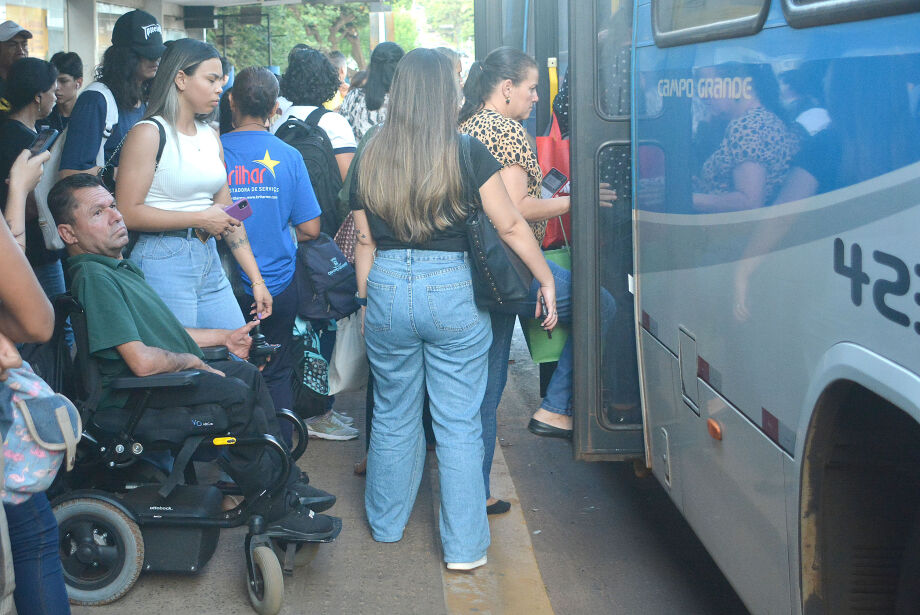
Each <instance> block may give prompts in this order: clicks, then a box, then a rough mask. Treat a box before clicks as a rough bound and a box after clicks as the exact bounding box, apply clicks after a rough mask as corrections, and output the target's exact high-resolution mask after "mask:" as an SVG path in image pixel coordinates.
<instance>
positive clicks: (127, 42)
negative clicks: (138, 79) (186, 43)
mask: <svg viewBox="0 0 920 615" xmlns="http://www.w3.org/2000/svg"><path fill="white" fill-rule="evenodd" d="M112 45H114V46H115V47H130V48H131V49H133V50H134V51H135V52H137V53H138V54H139V55H141V56H143V57H145V58H147V59H150V60H156V59H157V58H159V57H160V56H161V55H163V52H164V51H166V46H165V45H163V31H162V29H161V28H160V24H159V23H158V22H157V20H156V18H155V17H154V16H153V15H151V14H150V13H146V12H144V11H137V10H135V11H128V12H127V13H125V14H124V15H122V16H121V17H119V18H118V21H116V22H115V27H114V28H113V29H112Z"/></svg>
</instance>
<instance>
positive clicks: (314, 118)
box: [304, 105, 328, 126]
mask: <svg viewBox="0 0 920 615" xmlns="http://www.w3.org/2000/svg"><path fill="white" fill-rule="evenodd" d="M327 112H328V110H327V109H326V108H324V107H323V106H322V105H320V106H319V107H317V108H316V109H314V110H313V111H311V112H310V115H308V116H307V118H306V119H305V120H304V121H305V122H306V123H307V124H309V125H310V126H319V118H321V117H323V115H325V114H326V113H327Z"/></svg>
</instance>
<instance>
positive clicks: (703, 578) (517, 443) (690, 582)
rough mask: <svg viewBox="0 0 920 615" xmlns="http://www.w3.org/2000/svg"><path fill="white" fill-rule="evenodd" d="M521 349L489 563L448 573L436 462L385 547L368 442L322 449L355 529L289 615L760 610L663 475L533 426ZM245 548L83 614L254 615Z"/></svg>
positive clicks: (318, 447)
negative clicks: (744, 596)
mask: <svg viewBox="0 0 920 615" xmlns="http://www.w3.org/2000/svg"><path fill="white" fill-rule="evenodd" d="M514 344H515V345H514V348H513V350H512V358H513V359H514V364H513V365H512V366H511V374H510V379H509V383H508V389H507V391H506V393H505V398H504V401H503V403H502V406H501V408H500V410H499V437H500V438H501V439H502V440H501V441H500V443H501V444H502V446H501V447H500V452H501V453H502V454H501V455H498V456H497V458H496V464H495V469H494V471H493V485H494V486H495V487H496V491H495V495H497V496H499V497H501V496H506V497H508V498H509V499H511V500H512V501H514V502H515V508H514V510H512V512H511V513H509V514H508V515H504V516H502V517H500V518H495V519H492V520H490V526H491V528H492V540H493V546H492V547H491V548H490V550H489V564H488V565H487V566H485V567H483V568H481V569H479V570H477V571H476V572H474V573H472V574H470V575H469V576H462V574H461V575H460V576H458V573H447V572H446V571H445V569H444V566H443V564H442V562H441V552H440V544H439V540H438V531H437V521H436V520H437V506H436V504H435V498H434V497H433V492H436V489H437V480H436V473H435V472H434V471H433V470H434V468H436V464H435V462H434V456H433V455H429V460H428V464H427V468H426V471H425V474H424V476H423V479H422V485H421V487H420V489H419V495H418V499H417V501H416V506H415V509H414V511H413V515H412V518H411V519H410V522H409V525H408V527H407V528H406V534H405V537H404V538H403V540H402V541H400V542H399V543H395V544H390V545H382V544H378V543H375V542H374V541H373V540H371V538H370V535H369V532H368V530H367V524H366V522H365V520H364V511H363V490H364V479H363V478H360V477H356V476H355V475H354V474H353V473H352V464H353V463H354V462H355V461H357V460H358V459H360V458H361V456H362V455H363V450H364V445H363V440H353V441H350V442H327V441H312V442H311V444H310V447H309V448H308V450H307V453H306V455H305V456H304V459H302V460H301V465H302V466H303V467H304V468H306V469H308V470H309V472H310V475H311V478H312V482H313V483H314V484H316V485H318V486H321V487H323V488H325V489H328V490H330V491H333V492H334V493H336V494H337V495H338V497H339V501H338V503H337V504H336V506H335V507H334V508H333V509H332V510H331V511H330V513H332V514H335V515H338V516H340V517H342V519H343V521H344V526H345V529H344V530H343V532H342V535H341V536H340V537H339V539H338V540H337V541H336V542H335V543H334V544H331V545H323V546H322V547H321V548H320V550H319V554H318V555H317V557H316V559H315V560H314V562H313V563H312V564H311V565H310V566H309V567H307V568H302V569H298V570H297V571H296V572H295V576H294V577H290V578H287V579H285V604H284V609H283V611H282V613H283V614H286V615H291V614H301V613H304V614H305V613H311V614H313V613H322V614H336V613H343V614H348V615H365V614H372V613H373V614H377V613H379V614H381V615H384V614H386V615H390V614H400V615H402V614H408V613H413V614H414V613H417V614H419V615H438V614H441V613H444V614H448V613H449V614H450V615H453V614H455V613H473V612H475V613H477V614H478V615H486V614H489V613H491V614H493V615H506V614H507V615H517V614H518V613H521V614H526V615H533V614H535V613H544V612H549V609H548V608H543V607H542V606H541V605H545V604H546V603H547V599H546V597H547V596H548V598H549V600H548V602H549V603H550V604H551V607H552V611H554V612H555V613H556V614H558V615H580V614H585V615H598V614H608V613H610V614H619V613H624V614H640V615H656V614H658V613H661V614H665V613H667V614H672V613H679V614H681V615H684V614H714V615H735V614H738V615H741V614H744V613H746V611H745V609H744V607H743V606H742V604H741V602H740V601H739V599H738V598H737V596H736V595H735V594H734V592H733V591H732V589H731V587H730V586H729V585H728V583H727V582H726V581H725V578H724V577H723V576H722V574H721V573H720V572H719V570H718V569H717V567H716V566H715V564H714V563H713V562H712V560H711V559H710V558H709V556H708V555H707V554H706V551H705V550H704V549H703V547H702V545H701V544H700V543H699V542H698V541H697V540H696V538H695V537H694V536H693V533H692V532H691V531H690V529H689V527H688V526H687V525H686V523H684V522H683V520H682V519H681V517H680V515H679V514H678V513H677V510H676V509H675V508H674V506H673V505H672V504H671V502H670V500H669V499H668V498H667V496H666V495H665V494H664V492H663V490H662V489H661V488H660V487H659V486H658V483H657V481H656V480H655V479H654V478H648V479H644V480H639V479H636V478H635V477H634V476H633V474H632V470H631V467H626V466H623V465H621V464H609V463H602V464H588V463H582V462H577V463H576V462H575V461H573V460H572V450H571V445H570V444H569V443H567V442H562V441H559V440H547V439H540V438H537V437H536V436H533V435H531V434H530V433H529V432H527V431H526V429H525V425H526V422H527V419H528V417H529V414H530V412H531V410H532V408H534V407H535V404H537V403H539V400H538V398H537V394H538V390H537V388H538V382H537V370H536V368H535V366H534V365H533V364H532V363H530V361H529V357H528V356H527V354H526V352H527V351H526V347H525V346H524V344H523V339H522V338H520V337H519V336H517V337H515V342H514ZM363 400H364V394H363V392H357V393H349V394H346V395H343V396H341V397H340V399H339V400H338V401H337V406H338V407H339V409H340V410H342V411H346V412H348V413H350V414H351V415H352V416H355V418H356V419H357V420H358V427H359V428H361V429H362V430H363V425H362V423H363ZM509 470H510V477H509V475H508V471H509ZM517 502H519V504H518V503H517ZM522 513H523V514H522ZM525 520H526V524H525ZM242 540H243V534H242V531H241V530H234V531H228V532H224V533H223V534H222V535H221V541H220V545H219V546H218V550H217V553H216V554H215V555H214V558H213V559H212V560H211V562H210V563H209V564H208V565H207V566H206V567H205V568H204V570H203V571H202V572H201V574H200V575H198V576H193V577H189V576H180V575H163V574H150V575H142V576H141V578H140V580H139V581H138V583H137V584H136V585H135V587H134V589H133V590H132V591H131V592H129V593H128V595H126V596H125V597H124V598H122V599H121V600H119V601H118V602H116V603H114V604H112V605H109V606H106V607H98V608H87V607H76V608H74V613H75V614H78V615H97V614H98V615H103V614H105V613H117V614H119V615H131V614H138V615H148V614H149V613H155V612H166V613H174V612H185V613H189V614H194V615H205V614H210V613H213V614H215V615H216V614H220V615H231V614H235V613H239V614H244V613H252V611H251V610H250V608H249V602H248V599H247V596H246V590H245V584H244V560H243V554H242V549H241V546H242ZM537 566H539V570H537ZM463 574H465V573H463ZM541 574H542V584H543V586H544V587H545V593H544V588H543V587H540V577H541ZM535 605H536V606H535Z"/></svg>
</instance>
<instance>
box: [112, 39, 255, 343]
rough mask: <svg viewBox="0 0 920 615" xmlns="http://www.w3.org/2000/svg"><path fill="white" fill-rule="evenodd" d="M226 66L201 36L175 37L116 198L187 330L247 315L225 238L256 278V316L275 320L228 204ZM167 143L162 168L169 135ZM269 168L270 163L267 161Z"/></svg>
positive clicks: (140, 252) (146, 265) (150, 272)
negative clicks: (222, 114) (222, 105)
mask: <svg viewBox="0 0 920 615" xmlns="http://www.w3.org/2000/svg"><path fill="white" fill-rule="evenodd" d="M222 83H223V70H222V69H221V64H220V58H219V56H218V53H217V50H216V49H214V47H212V46H211V45H208V44H207V43H202V42H200V41H196V40H192V39H187V38H186V39H181V40H178V41H173V42H171V43H170V44H169V45H168V46H167V50H166V53H164V54H163V58H162V60H161V61H160V69H159V70H158V72H157V77H156V79H155V80H154V82H153V86H152V88H151V95H150V103H149V106H148V109H147V116H146V118H145V120H144V121H142V122H139V123H138V124H137V125H136V126H135V127H134V128H133V129H132V130H131V133H130V134H129V135H128V138H127V140H126V141H125V144H124V147H123V149H122V152H121V162H120V165H119V166H120V172H119V179H118V183H117V186H116V190H115V197H116V202H117V203H118V206H119V209H120V210H121V213H122V215H123V216H124V219H125V224H126V225H127V227H128V229H130V230H132V231H139V232H140V235H139V238H138V240H137V243H136V244H135V246H134V248H133V250H132V251H131V254H130V257H131V260H133V261H134V262H135V263H136V264H137V266H138V267H140V269H141V270H142V271H143V272H144V276H145V277H146V279H147V282H149V283H150V285H151V286H152V287H153V288H154V289H155V290H156V291H157V292H158V293H159V294H160V296H161V297H162V298H163V300H164V301H165V302H166V305H168V306H169V308H170V309H171V310H172V311H173V313H174V314H175V315H176V317H177V318H178V319H179V321H180V322H181V323H182V325H183V326H185V327H191V328H202V329H236V328H238V327H241V326H242V325H243V324H244V322H245V319H244V317H243V314H242V313H241V312H240V308H239V304H238V303H237V301H236V299H235V298H234V296H233V291H232V289H231V286H230V282H229V280H228V279H227V276H226V275H225V274H224V271H223V269H222V267H221V263H220V258H219V257H218V255H217V244H216V241H215V238H223V239H224V241H226V242H227V245H228V247H229V248H230V250H231V251H232V252H233V256H234V257H235V258H236V260H237V262H238V263H239V265H240V267H241V268H242V269H243V271H245V272H246V275H247V276H248V278H249V279H250V280H251V281H252V291H253V299H254V302H253V313H254V314H258V315H259V317H260V318H265V317H267V316H269V315H270V314H271V305H272V298H271V294H270V293H269V291H268V288H266V286H265V282H264V280H263V279H262V276H261V274H260V273H259V268H258V265H257V264H256V261H255V258H254V257H253V254H252V249H251V248H250V245H249V239H248V238H247V236H246V229H245V228H244V227H243V225H242V224H241V223H240V222H239V221H238V220H236V219H234V218H232V217H230V216H229V215H227V214H226V213H225V212H224V210H223V208H224V207H226V206H227V205H230V204H231V202H232V201H231V198H230V190H229V188H228V187H227V171H226V168H225V167H224V155H223V149H222V148H221V144H220V140H219V139H218V138H217V135H216V134H215V132H214V131H213V130H212V129H211V128H210V127H209V125H208V121H209V119H210V118H211V117H212V115H213V114H214V111H215V110H216V109H217V105H218V102H219V99H220V93H221V90H222ZM151 119H154V120H156V121H158V122H159V123H160V124H162V125H163V127H164V128H165V133H166V134H165V136H166V143H165V146H164V148H163V154H162V156H161V158H160V162H159V164H157V162H156V153H157V149H158V147H159V143H160V133H159V129H158V128H157V126H156V125H155V124H154V122H153V121H150V120H151ZM263 164H264V165H265V166H266V168H270V167H271V161H270V160H265V161H263Z"/></svg>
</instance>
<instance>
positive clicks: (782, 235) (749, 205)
mask: <svg viewBox="0 0 920 615" xmlns="http://www.w3.org/2000/svg"><path fill="white" fill-rule="evenodd" d="M664 4H677V5H679V4H681V3H680V2H677V3H664ZM683 4H685V5H690V6H691V9H692V8H693V6H692V5H694V4H696V5H699V4H705V3H691V2H685V3H683ZM722 4H732V3H724V2H723V3H722ZM735 4H746V5H748V8H750V6H749V5H751V4H752V3H751V2H746V3H735ZM767 6H768V7H769V8H768V9H767V8H765V9H764V11H765V13H764V15H763V16H762V25H760V24H757V26H756V30H757V31H756V33H753V34H749V35H745V36H738V37H733V38H718V37H712V40H704V39H705V38H706V36H705V34H702V35H694V36H692V37H688V41H689V42H687V43H685V44H683V43H681V42H675V41H673V40H666V44H667V45H668V46H663V45H661V42H662V39H666V38H667V37H666V36H661V34H662V32H661V24H658V28H659V32H658V34H659V36H658V37H657V38H656V36H655V33H654V29H655V26H656V23H655V16H654V15H653V12H654V11H655V10H656V9H657V8H659V7H658V6H657V5H656V4H655V3H654V2H652V3H649V2H639V3H638V4H637V6H636V7H635V14H634V36H633V44H632V53H633V58H632V60H633V66H632V71H633V72H632V76H633V78H632V81H631V84H632V120H631V130H632V139H631V141H632V160H633V175H632V184H633V212H634V227H633V228H634V233H635V234H634V246H635V247H634V255H635V273H636V284H635V290H636V315H637V316H636V318H637V321H638V331H639V333H638V336H637V337H638V348H639V363H640V374H641V382H642V393H643V402H644V403H643V409H644V420H645V433H646V445H647V448H648V451H647V455H648V460H649V463H650V466H651V468H652V470H653V472H654V473H655V475H656V476H657V477H658V478H659V480H660V481H661V482H662V484H664V485H665V487H666V488H667V489H668V491H669V493H670V495H671V497H672V498H673V500H674V502H675V504H676V505H677V506H678V507H679V508H680V509H681V511H682V512H683V514H684V515H685V516H686V518H687V519H688V521H689V522H690V524H691V525H692V526H693V528H694V530H695V531H696V532H697V534H698V535H699V536H700V538H701V540H702V541H703V543H704V544H705V545H706V547H707V548H708V549H709V551H710V552H711V553H712V555H713V557H714V559H715V560H716V562H717V563H718V564H719V566H720V567H721V568H722V569H723V571H724V572H725V573H726V576H727V577H728V578H729V580H730V581H731V582H732V583H733V585H734V586H735V587H736V589H737V590H738V592H739V595H740V596H741V597H742V599H743V600H744V601H745V603H746V604H747V605H748V607H749V608H750V609H751V610H752V612H755V613H789V612H800V611H801V610H803V609H804V610H805V612H832V613H840V612H847V611H846V610H841V608H842V607H840V606H839V605H840V604H842V603H841V602H840V601H841V600H843V598H840V597H837V596H835V595H833V594H835V592H836V593H841V592H842V593H847V592H852V591H856V589H854V587H855V586H854V585H853V584H854V583H855V584H857V585H858V583H860V582H861V581H859V579H863V577H860V576H859V575H858V574H856V573H853V574H849V573H845V572H837V571H831V570H830V568H831V567H832V566H843V567H846V566H850V568H852V569H855V568H856V567H858V566H857V562H856V558H857V555H854V554H852V553H844V554H839V553H836V552H834V551H833V549H832V547H830V546H829V545H828V544H827V543H828V542H829V541H830V538H831V536H833V535H836V534H841V533H842V534H848V533H850V532H860V531H861V530H860V528H861V527H862V526H863V525H864V524H867V523H869V520H870V519H872V518H873V517H874V518H876V519H878V516H877V513H876V512H871V511H870V512H865V511H863V512H861V511H859V510H853V511H851V510H850V509H848V508H847V506H854V507H858V506H857V502H851V501H848V500H846V498H845V497H844V496H841V499H840V500H839V502H837V501H836V500H834V501H828V500H826V499H822V498H827V497H829V496H827V492H828V491H830V490H831V487H830V485H831V483H832V482H833V483H834V485H836V486H839V487H840V488H841V489H842V490H843V491H846V490H847V485H849V487H850V490H851V491H854V492H856V493H863V494H864V495H865V496H867V497H866V499H869V500H871V499H873V498H874V497H877V498H879V499H885V498H892V499H897V500H898V501H899V502H902V503H903V506H902V508H903V510H901V511H900V512H898V513H897V514H894V513H892V517H893V518H894V519H895V520H894V521H893V522H892V523H894V524H895V525H896V526H897V527H898V528H899V529H898V531H895V530H893V529H892V530H891V531H890V532H888V533H889V534H890V535H886V536H878V537H866V539H865V540H866V543H867V545H868V547H872V548H875V549H877V550H878V551H880V552H885V553H887V555H885V556H884V557H882V558H881V560H880V562H879V563H877V564H874V565H876V566H877V567H879V568H884V569H886V570H889V573H888V575H889V576H890V577H896V576H897V574H898V573H897V570H899V569H900V568H899V566H900V565H901V562H903V561H904V559H905V551H906V549H905V548H904V546H903V545H904V544H905V543H906V542H908V537H907V535H908V533H909V530H910V527H911V525H912V523H913V519H914V518H915V517H916V514H917V512H916V511H917V508H916V499H915V498H913V497H912V496H909V495H907V494H905V493H903V492H902V491H901V490H899V489H898V488H897V487H894V486H892V487H890V488H877V491H873V488H872V487H871V486H870V485H866V484H863V483H864V482H867V481H861V480H860V479H859V478H854V477H853V476H849V477H847V476H842V475H839V474H844V473H841V472H838V471H837V470H836V469H829V468H830V467H831V466H833V464H834V463H835V461H834V460H835V459H836V457H835V456H834V455H835V453H834V451H835V450H837V449H838V448H839V447H840V446H844V443H845V445H846V446H851V447H853V450H854V451H859V452H856V453H854V455H853V457H852V459H853V466H854V469H853V473H860V472H862V473H865V472H868V471H869V470H870V469H871V468H873V467H874V466H873V465H872V462H871V461H867V462H866V463H864V464H862V465H860V464H861V463H862V459H863V457H871V455H870V454H869V452H868V450H863V449H865V448H866V447H872V446H878V445H877V444H875V443H873V444H869V443H867V442H862V443H860V442H858V441H853V438H854V437H857V436H858V433H859V432H857V433H851V432H852V431H853V430H848V428H847V425H849V424H851V423H852V420H853V419H852V418H851V417H852V416H857V417H858V416H861V415H864V414H868V415H869V416H870V417H873V418H870V419H869V424H873V421H876V423H875V424H876V425H878V427H879V434H886V433H888V431H886V430H890V431H894V432H897V433H899V434H900V435H899V436H898V437H902V438H904V439H910V438H913V437H914V436H915V435H916V434H915V433H914V431H911V430H912V429H915V426H916V421H918V420H920V376H918V374H920V352H918V348H920V251H918V249H917V245H918V241H917V233H918V229H920V103H918V99H920V14H918V13H907V14H901V15H896V16H888V17H881V18H874V19H867V20H858V21H850V22H844V23H829V24H826V25H814V26H813V27H805V28H793V27H791V26H790V25H789V24H788V23H787V17H786V15H785V14H784V11H783V6H782V3H781V2H779V1H774V2H771V3H767ZM672 8H673V7H672ZM742 8H743V7H742ZM673 10H676V9H673ZM675 20H677V19H676V18H675ZM656 40H657V43H658V44H656ZM599 70H603V67H601V68H600V69H599ZM601 87H603V86H602V85H599V86H598V88H601ZM576 121H577V120H576ZM835 387H836V388H835ZM840 387H844V388H843V389H841V388H840ZM841 390H842V391H845V392H844V393H840V394H837V395H833V393H834V391H838V392H839V391H841ZM860 395H867V396H866V397H860ZM831 399H833V401H830V400H831ZM855 399H860V400H863V399H869V400H877V401H871V402H868V403H860V405H861V408H850V407H849V406H852V405H854V404H856V402H855V401H854V400H855ZM829 404H830V405H833V406H834V407H828V406H829ZM822 412H823V413H824V414H822ZM873 413H875V414H874V416H873ZM898 413H901V414H903V416H909V417H911V418H912V420H910V421H908V423H907V424H913V425H914V427H911V428H910V429H908V430H907V431H910V435H907V434H905V433H904V432H905V430H904V429H903V428H897V427H896V426H898V425H901V423H899V421H901V420H902V418H903V417H902V418H897V415H898ZM825 415H826V416H825ZM830 416H833V417H835V418H833V419H831V418H827V417H830ZM841 417H847V420H846V421H842V419H841ZM858 420H862V419H858ZM889 422H893V423H891V424H889ZM841 423H842V425H841ZM817 429H820V430H824V431H823V432H822V433H819V434H817V435H816V433H815V430H817ZM832 430H836V431H834V432H833V433H834V434H835V435H828V434H830V433H831V431H832ZM862 433H864V430H863V432H862ZM867 437H868V436H867ZM822 438H824V439H828V438H829V439H830V442H824V443H823V444H821V446H820V447H819V444H818V443H819V441H822ZM911 443H912V444H913V445H917V446H920V442H912V441H910V440H909V441H907V442H901V441H897V442H894V441H893V442H891V443H890V444H891V447H893V448H898V447H905V446H906V447H908V448H909V447H910V445H911ZM822 447H823V448H822ZM819 448H820V450H819ZM869 450H873V451H874V450H875V449H872V448H870V449H869ZM883 450H884V447H883ZM876 456H877V455H876ZM902 463H903V464H909V463H912V460H911V459H907V458H897V457H895V458H894V459H892V460H889V462H888V463H887V465H885V471H891V472H902V471H904V469H903V467H899V466H900V464H902ZM822 481H827V482H826V483H825V484H824V487H823V491H822ZM834 481H836V482H834ZM837 483H840V484H839V485H837ZM836 486H835V488H837V487H836ZM886 489H887V490H886ZM873 494H874V496H873ZM857 499H858V498H857ZM837 505H839V506H840V508H839V513H840V514H842V515H850V516H852V517H853V519H852V521H846V522H844V521H833V519H831V517H832V513H831V511H830V510H828V506H837ZM877 505H878V502H872V503H871V504H869V505H868V506H869V507H870V508H871V509H872V511H875V509H876V508H877ZM835 523H836V525H835ZM847 524H849V525H847ZM837 526H840V527H837ZM870 534H871V532H870ZM837 538H838V539H839V536H838V537H837ZM899 541H900V544H901V547H900V548H898V542H899ZM857 543H858V540H857V539H856V538H854V542H853V544H854V545H856V544H857ZM868 547H867V548H868ZM853 548H854V549H856V548H857V547H856V546H854V547H853ZM886 549H887V551H885V550H886ZM832 556H833V557H835V558H839V559H840V560H842V561H840V562H838V561H836V560H835V561H834V562H830V560H831V558H832ZM886 558H887V559H886ZM822 566H823V567H822ZM809 567H810V568H811V569H812V572H807V569H808V568H809ZM886 567H887V568H886ZM816 570H817V571H818V572H815V571H816ZM891 570H894V572H891ZM803 571H804V572H803ZM851 572H852V570H851ZM876 573H877V575H881V574H882V573H879V572H877V571H876ZM848 574H849V576H848ZM854 575H855V577H854ZM853 578H856V579H857V580H855V581H854V580H852V579H853ZM845 579H850V581H845ZM889 585H890V586H891V587H893V588H894V589H891V588H889V589H887V590H881V589H877V588H875V589H871V590H868V593H869V594H870V595H872V596H876V597H878V599H879V600H882V601H884V600H889V601H891V600H897V583H896V582H892V583H890V584H889ZM832 586H834V587H832ZM863 587H864V586H863ZM873 604H876V603H873ZM878 604H881V602H880V603H878ZM885 604H888V603H885ZM891 604H893V602H892V603H891ZM803 605H806V606H804V607H803ZM807 605H811V606H807ZM835 605H837V606H835ZM811 609H817V610H814V611H812V610H811ZM882 611H884V609H882Z"/></svg>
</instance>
